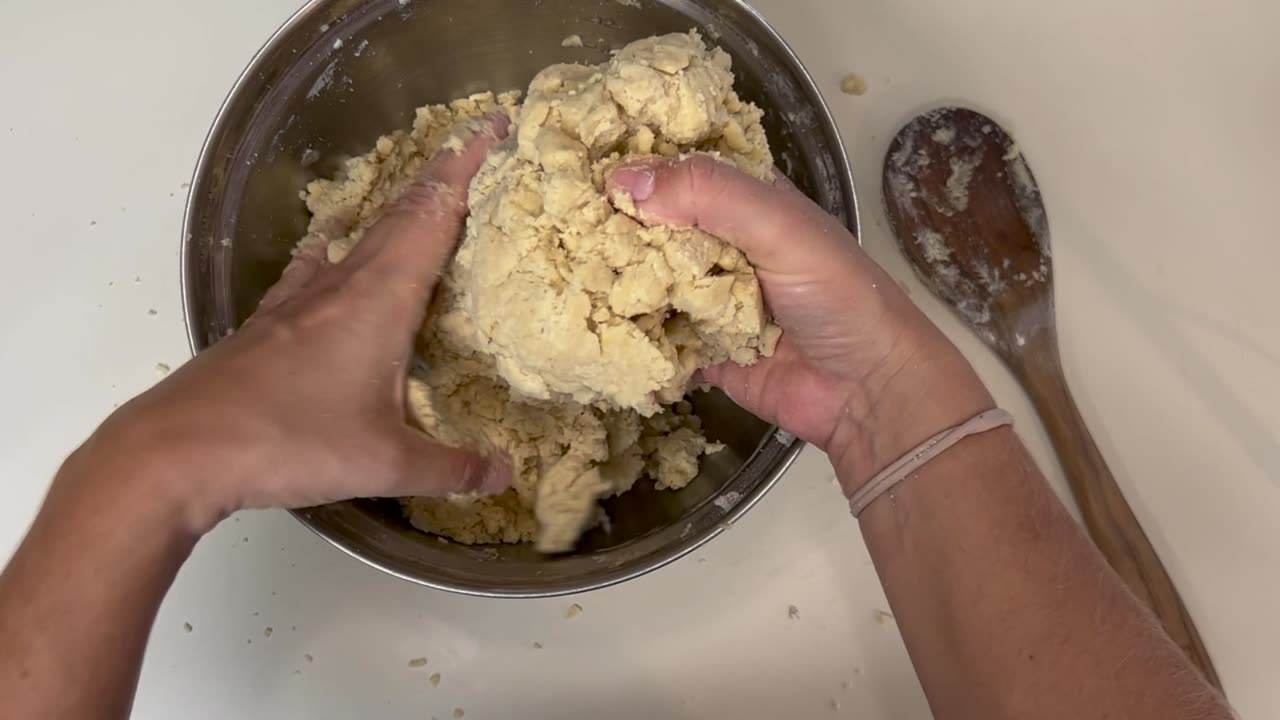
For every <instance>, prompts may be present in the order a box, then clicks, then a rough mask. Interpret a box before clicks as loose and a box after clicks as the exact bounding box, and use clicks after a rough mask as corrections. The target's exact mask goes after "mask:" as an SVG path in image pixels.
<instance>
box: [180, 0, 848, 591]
mask: <svg viewBox="0 0 1280 720" xmlns="http://www.w3.org/2000/svg"><path fill="white" fill-rule="evenodd" d="M637 6H638V7H637ZM690 28H699V29H700V30H701V31H702V32H703V34H704V35H705V36H706V37H708V38H709V39H711V40H712V41H714V42H715V43H717V44H719V45H720V46H721V47H723V48H724V49H725V50H727V51H728V52H729V53H730V54H731V55H732V56H733V59H734V69H735V73H736V74H737V78H738V88H739V91H740V93H741V94H742V95H743V96H744V97H745V98H747V99H749V100H752V101H754V102H756V103H757V104H759V105H760V106H761V107H763V108H765V110H766V111H767V114H766V127H767V130H768V134H769V139H770V141H771V143H772V147H773V148H774V149H775V153H776V155H777V156H778V164H779V167H781V168H782V170H783V171H784V172H786V173H787V174H788V175H789V176H790V177H791V179H792V180H793V181H794V182H795V183H796V185H797V186H799V187H800V188H801V189H802V190H804V191H805V192H807V193H808V194H809V195H810V197H812V198H814V199H815V200H816V201H817V202H819V203H820V204H821V205H822V206H823V207H825V208H826V209H827V210H828V211H830V212H831V213H833V214H834V215H836V216H837V217H840V218H842V219H843V220H844V222H845V224H846V225H848V226H849V228H850V229H851V230H853V231H854V233H855V235H856V234H857V230H858V214H857V205H856V199H855V195H854V190H853V181H852V177H851V175H850V171H849V164H848V159H847V157H846V156H845V153H844V150H843V147H842V145H841V143H840V138H839V135H838V133H837V130H836V127H835V124H834V123H833V122H832V120H831V117H830V115H829V113H828V111H827V108H826V106H825V104H824V102H823V100H822V98H821V96H820V94H819V92H818V90H817V88H816V87H814V84H813V82H812V80H811V79H810V78H809V76H808V74H807V73H806V72H805V70H804V69H803V67H802V66H801V65H800V63H799V61H798V60H797V59H796V58H795V56H794V55H793V54H792V52H791V51H790V50H789V49H788V48H787V46H786V45H785V44H784V43H783V42H782V40H781V39H780V38H778V36H777V35H776V34H774V32H773V31H772V30H771V29H770V28H769V26H768V25H767V24H766V23H765V22H764V20H763V19H762V18H761V17H760V16H759V15H757V14H756V13H755V11H753V10H752V9H750V8H749V7H748V6H747V5H746V4H744V3H742V2H737V1H733V0H635V1H632V2H627V3H622V2H619V1H618V0H554V1H551V0H409V1H408V2H404V1H403V0H378V1H373V2H370V1H369V0H316V1H315V2H311V3H309V4H308V5H306V6H305V7H304V8H303V9H302V10H300V11H299V12H298V13H297V14H296V15H294V17H292V18H291V19H290V20H289V21H288V22H286V23H285V25H284V26H283V27H282V28H281V29H280V30H279V31H278V32H277V33H276V35H274V36H273V37H272V38H271V39H270V41H269V42H268V43H267V45H266V46H265V47H264V48H263V49H262V50H261V51H260V52H259V54H258V56H257V57H256V58H255V59H254V60H253V62H252V64H251V65H250V66H249V68H248V69H247V70H246V71H245V73H244V74H243V75H242V76H241V78H240V79H239V81H238V82H237V84H236V86H235V88H234V89H233V91H232V93H231V95H230V96H229V98H228V99H227V101H226V103H225V105H224V106H223V108H222V109H221V111H220V112H219V115H218V117H217V119H216V121H215V123H214V126H213V129H212V130H211V132H210V135H209V138H208V141H207V143H206V145H205V147H204V149H203V151H202V153H201V158H200V161H199V165H198V167H197V170H196V176H195V178H194V182H193V186H192V188H191V194H190V197H189V199H188V205H187V217H186V222H185V226H186V227H185V230H186V235H185V238H184V241H183V295H184V303H185V310H186V317H187V323H188V328H189V332H190V336H191V343H192V347H193V349H194V350H195V351H196V352H199V351H200V350H202V349H204V348H206V347H208V346H209V345H210V344H212V343H213V342H216V341H217V339H219V338H221V337H223V336H224V335H226V334H227V333H228V332H230V331H231V329H233V328H234V327H236V326H237V325H238V324H239V323H240V322H242V321H243V320H244V319H245V318H246V317H248V316H249V314H250V313H252V312H253V309H254V308H255V307H256V305H257V303H258V301H259V299H260V298H261V297H262V295H263V293H264V292H265V291H266V289H267V288H268V287H269V286H270V285H271V284H272V283H273V282H274V281H275V279H277V278H278V277H279V275H280V271H281V269H282V268H283V267H284V265H285V263H286V261H287V260H288V257H289V251H290V249H291V247H292V246H293V245H294V243H295V242H296V241H297V240H298V238H300V237H301V236H302V234H303V233H304V231H305V230H306V226H307V214H306V211H305V208H304V207H303V204H302V202H301V201H300V200H299V192H300V191H301V190H302V189H303V187H304V186H305V185H306V183H307V182H309V181H310V180H312V179H313V178H316V177H321V176H330V175H333V174H334V173H336V172H337V171H338V170H339V168H340V165H341V163H342V161H343V160H344V159H345V158H347V157H350V156H352V155H356V154H360V153H362V152H364V151H366V150H368V149H369V148H370V147H372V145H373V142H374V140H375V139H377V138H378V136H380V135H382V134H384V133H386V132H388V131H390V130H394V129H397V128H403V127H408V126H409V125H410V124H411V122H412V118H413V110H414V108H416V107H418V106H420V105H423V104H426V103H429V102H444V101H448V100H451V99H453V98H456V97H461V96H464V95H467V94H470V93H474V92H478V91H482V90H508V89H523V88H524V87H526V86H527V85H528V82H529V80H530V79H532V77H533V75H534V74H535V73H536V72H537V71H538V70H540V69H542V68H544V67H546V66H547V65H550V64H553V63H558V62H600V61H602V60H604V59H606V58H607V57H608V52H609V51H610V50H611V49H616V48H618V47H621V46H622V45H624V44H626V43H627V42H630V41H632V40H635V39H638V38H641V37H645V36H648V35H653V34H657V33H666V32H683V31H687V30H689V29H690ZM571 34H577V35H580V36H581V37H582V39H583V41H584V44H585V47H583V48H565V47H561V40H562V39H564V38H565V37H567V36H569V35H571ZM696 408H697V412H698V414H699V415H700V416H701V417H702V418H703V420H704V421H705V425H706V429H707V433H708V435H709V436H710V437H711V439H712V440H715V441H719V442H723V443H725V445H726V446H727V450H725V451H724V452H721V453H718V454H715V455H712V456H710V457H708V458H707V459H706V460H705V462H704V464H703V470H702V473H701V475H700V476H699V477H698V478H697V479H696V480H695V481H694V483H693V484H692V485H690V486H689V487H688V488H686V489H684V490H682V491H680V492H659V491H656V490H654V489H653V488H652V487H651V486H649V485H646V484H645V483H643V482H642V483H640V485H639V486H638V487H637V488H636V489H635V490H634V491H632V492H630V493H627V494H625V495H624V496H622V497H620V498H616V499H613V500H610V501H609V502H607V503H606V508H607V511H608V514H609V517H610V518H611V520H612V522H611V524H610V527H609V529H608V530H604V529H597V530H594V531H592V532H590V533H589V534H587V535H586V536H585V537H584V538H583V540H582V542H581V544H580V546H579V548H578V550H577V551H576V552H574V553H571V554H567V555H562V556H555V557H546V556H542V555H539V554H538V553H536V552H534V551H533V549H532V548H530V547H522V546H495V547H467V546H464V545H460V544H457V543H453V542H449V541H446V540H444V539H443V538H436V537H431V536H428V535H425V534H422V533H419V532H417V531H415V530H413V529H412V528H411V527H410V526H409V525H408V524H407V523H406V522H405V521H404V520H403V519H402V518H401V516H400V514H399V512H398V508H397V506H396V504H395V502H394V501H388V500H360V501H354V502H349V503H340V504H336V505H330V506H325V507H317V508H311V509H307V510H301V511H298V512H297V513H296V515H297V517H298V518H299V519H300V520H301V521H302V522H303V523H305V524H306V525H308V526H310V527H311V528H312V529H313V530H315V531H316V532H317V533H319V534H320V535H321V536H323V537H324V538H326V539H327V540H329V541H330V542H332V543H333V544H334V545H336V546H337V547H339V548H341V549H342V550H344V551H346V552H348V553H350V554H351V555H353V556H355V557H358V558H360V559H361V560H364V561H365V562H367V563H370V564H372V565H374V566H376V567H378V568H381V569H383V570H385V571H387V572H389V573H392V574H395V575H397V576H400V577H402V578H405V579H408V580H412V581H415V582H419V583H422V584H425V585H429V586H432V587H437V588H442V589H446V590H452V591H456V592H463V593H471V594H477V595H489V596H510V597H532V596H548V595H557V594H565V593H571V592H580V591H584V590H589V589H594V588H599V587H603V586H606V585H610V584H613V583H616V582H620V581H623V580H626V579H629V578H632V577H635V576H637V575H641V574H643V573H645V572H648V571H650V570H653V569H655V568H657V567H660V566H662V565H664V564H666V563H668V562H670V561H672V560H674V559H676V558H678V557H680V556H681V555H684V554H685V553H687V552H689V551H691V550H693V549H694V548H696V547H698V546H699V545H701V544H702V543H704V542H706V541H707V540H709V539H710V538H712V537H714V536H715V535H717V534H718V533H719V532H721V531H722V529H723V528H724V527H726V525H727V524H728V523H730V522H732V521H733V520H735V519H737V518H738V517H739V516H741V514H742V513H744V512H745V511H746V510H747V509H749V508H750V507H751V506H752V505H753V504H754V503H755V502H756V501H757V500H759V499H760V497H761V496H762V495H763V494H764V493H765V492H766V491H767V490H768V489H769V488H770V487H771V486H772V485H773V484H774V482H776V481H777V480H778V478H779V477H780V476H781V474H782V473H783V472H784V471H785V470H786V468H787V466H788V465H789V464H790V463H791V461H792V460H793V459H794V458H795V456H796V454H797V453H798V452H799V450H800V448H801V445H802V443H801V442H800V441H798V440H795V439H794V438H791V437H789V436H787V435H785V434H781V433H777V432H775V430H774V429H773V428H770V427H769V426H768V425H767V424H765V423H763V422H761V421H760V420H758V419H756V418H755V417H753V416H751V415H750V414H748V413H746V412H744V411H742V410H741V409H739V408H737V407H736V406H735V405H733V403H731V402H729V401H728V400H727V399H726V398H725V397H724V396H723V395H720V394H718V393H711V394H698V395H697V400H696Z"/></svg>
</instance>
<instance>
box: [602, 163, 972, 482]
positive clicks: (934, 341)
mask: <svg viewBox="0 0 1280 720" xmlns="http://www.w3.org/2000/svg"><path fill="white" fill-rule="evenodd" d="M609 187H610V192H616V191H619V190H621V191H625V192H627V193H629V194H630V195H631V197H632V199H633V201H634V202H635V206H636V209H637V211H638V215H639V216H640V219H641V220H642V221H644V222H646V223H650V224H664V225H676V226H684V227H698V228H700V229H702V230H705V231H706V232H708V233H711V234H712V235H715V236H717V237H720V238H722V239H724V240H725V241H726V242H729V243H731V244H733V245H735V246H737V247H738V248H739V249H741V250H742V251H743V252H744V253H745V254H746V256H747V258H748V259H749V260H750V261H751V263H752V264H753V265H754V266H755V268H756V272H757V274H758V276H759V279H760V285H761V288H762V290H763V292H764V297H765V302H766V303H767V305H768V307H769V309H770V311H771V312H772V313H773V316H774V318H775V320H776V321H777V322H778V324H779V325H781V326H782V329H783V336H782V340H781V342H780V343H779V344H778V350H777V353H776V354H775V355H774V356H773V357H771V358H767V359H763V360H761V361H760V362H759V363H757V364H755V365H752V366H750V367H740V366H737V365H733V364H731V363H726V364H722V365H718V366H715V367H712V368H708V369H707V370H705V371H704V373H703V376H704V377H705V378H706V380H707V381H708V382H710V383H711V384H713V385H715V386H717V387H719V388H721V389H722V390H724V392H725V393H726V394H728V395H729V397H730V398H732V399H733V400H734V401H735V402H737V403H738V404H739V405H741V406H743V407H744V408H746V409H747V410H749V411H751V412H752V413H754V414H756V415H758V416H759V417H761V418H763V419H765V420H768V421H770V422H775V423H777V424H778V425H779V426H781V427H782V428H784V429H786V430H788V431H790V432H792V433H795V434H796V435H797V436H799V437H801V438H803V439H804V440H807V441H808V442H811V443H814V444H815V445H817V446H818V447H821V448H822V449H823V450H825V451H826V452H828V453H829V454H830V455H831V458H832V461H833V463H835V465H836V467H837V469H838V470H839V471H840V476H841V482H842V483H843V485H844V489H845V492H846V494H852V492H853V491H854V490H856V489H857V487H859V486H860V485H861V484H862V483H863V482H865V481H866V480H868V479H870V478H871V476H872V475H873V474H874V473H875V472H876V471H878V470H880V469H881V468H882V467H884V466H885V465H887V464H888V463H890V462H892V461H894V460H896V459H897V458H898V457H900V456H901V455H902V454H903V453H905V452H906V451H908V450H909V449H911V448H912V447H914V446H915V445H917V444H918V443H920V442H921V441H923V440H924V439H926V438H928V437H929V436H931V435H933V434H935V433H937V432H939V431H941V430H944V429H946V428H948V427H951V426H953V425H955V424H958V423H960V422H963V421H965V420H967V419H969V418H970V417H972V416H973V415H975V414H977V413H979V412H981V411H983V410H985V409H988V408H990V407H991V403H992V401H991V397H990V395H989V394H988V393H987V391H986V388H985V387H983V385H982V383H981V382H980V381H979V380H978V378H977V376H976V375H975V374H974V372H973V369H972V368H971V367H970V366H969V364H968V362H967V361H965V359H964V358H963V356H961V355H960V353H959V351H958V350H956V348H955V347H954V346H953V345H952V344H951V343H950V342H949V341H948V340H947V338H946V337H945V336H944V335H943V334H942V333H941V332H940V331H939V330H938V329H937V328H936V327H935V326H934V325H933V324H932V323H931V322H930V321H929V320H928V318H926V317H925V316H924V314H923V313H921V312H920V311H919V310H918V309H916V307H915V306H914V305H913V304H912V303H911V301H910V299H908V298H907V297H906V294H905V293H903V292H902V291H901V290H900V289H899V288H898V285H897V284H896V283H895V282H894V281H893V280H892V279H891V278H890V277H889V276H888V275H887V274H886V273H885V272H884V271H883V270H881V269H880V268H879V267H878V266H877V265H876V264H875V263H874V262H872V261H871V259H870V258H869V257H868V256H867V255H866V254H865V253H864V252H863V251H862V249H861V248H860V247H859V246H858V243H857V242H856V241H855V240H854V238H853V236H852V234H851V233H850V232H849V231H848V230H847V229H846V228H845V227H844V226H843V225H841V224H840V223H839V222H838V221H837V220H836V219H835V218H834V217H832V216H830V215H828V214H827V213H825V212H824V211H823V210H822V209H821V208H819V207H818V206H817V205H815V204H814V203H813V202H812V201H810V200H809V199H808V198H806V197H805V196H804V195H802V194H801V193H800V192H799V191H797V190H796V189H795V188H794V187H791V186H790V184H789V183H788V182H786V181H785V180H782V181H779V182H778V183H777V184H775V185H769V184H767V183H764V182H762V181H760V180H758V179H756V178H753V177H750V176H748V175H745V174H743V173H741V172H739V171H738V170H737V169H735V168H734V167H733V166H731V165H728V164H726V163H722V162H719V161H717V160H714V159H712V158H711V157H709V156H703V155H699V156H694V157H691V158H688V159H685V160H681V161H670V160H662V159H646V160H642V161H637V162H633V163H628V164H626V165H623V166H621V167H619V168H618V169H617V170H615V171H614V172H613V174H612V176H611V177H610V178H609Z"/></svg>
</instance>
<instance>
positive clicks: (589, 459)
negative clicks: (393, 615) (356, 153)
mask: <svg viewBox="0 0 1280 720" xmlns="http://www.w3.org/2000/svg"><path fill="white" fill-rule="evenodd" d="M496 108H503V109H505V110H506V111H507V112H508V113H510V114H511V116H512V118H513V120H514V122H515V124H514V126H513V131H512V136H511V138H510V139H509V140H508V141H507V142H506V143H504V144H502V145H500V146H499V147H498V148H496V149H495V151H494V152H493V153H492V154H491V155H490V157H489V159H488V161H487V162H486V163H485V165H484V167H483V168H482V169H481V171H480V173H479V174H478V175H477V176H476V178H475V180H474V182H473V183H472V187H471V193H470V199H469V203H470V208H471V215H470V218H469V220H468V223H467V228H466V232H465V235H464V238H463V240H462V242H461V243H460V245H459V249H458V253H457V256H456V258H455V260H454V262H453V263H452V265H451V266H450V267H449V268H447V269H446V271H445V273H444V276H443V277H442V279H441V283H440V286H439V289H438V291H437V294H436V298H435V300H434V301H433V304H432V308H431V311H430V312H429V313H428V316H427V321H426V323H425V326H424V327H423V331H422V337H421V340H422V342H421V343H420V352H421V355H422V360H423V362H422V363H421V364H420V366H419V367H418V368H417V369H416V370H415V372H414V373H413V375H412V377H411V379H410V381H409V404H410V409H411V412H412V414H413V416H414V418H415V419H416V420H417V422H418V423H419V424H420V425H421V426H422V427H423V428H424V430H426V431H427V432H429V433H430V434H432V435H433V436H434V437H436V438H438V439H439V440H440V441H442V442H445V443H448V444H452V445H457V446H470V447H478V448H481V449H483V450H487V451H498V452H502V453H505V454H506V455H508V456H509V457H510V458H511V460H512V463H513V467H514V470H515V480H514V486H513V488H512V490H511V491H509V492H507V493H505V494H504V495H501V496H499V497H494V498H474V497H454V498H449V499H427V498H407V499H404V500H403V501H402V502H403V507H404V510H405V512H406V514H407V516H408V518H409V520H410V522H412V523H413V525H414V526H416V527H418V528H420V529H422V530H424V531H427V532H432V533H437V534H440V535H444V536H447V537H449V538H452V539H454V540H456V541H458V542H463V543H499V542H501V543H519V542H527V541H535V542H536V543H537V547H538V548H539V549H540V550H542V551H544V552H562V551H566V550H569V549H572V547H573V545H574V543H575V542H576V541H577V539H578V537H579V536H580V535H581V533H582V532H584V531H585V530H586V529H589V528H590V527H592V526H593V525H595V524H597V523H599V522H600V521H601V520H602V519H603V513H602V511H601V510H600V508H599V504H598V501H599V500H600V499H601V498H604V497H607V496H611V495H615V494H618V493H623V492H626V491H627V490H629V489H630V488H631V487H632V486H633V485H634V484H635V483H636V482H637V480H639V479H640V478H641V477H642V476H648V477H650V478H652V480H653V481H654V483H655V484H656V486H657V487H658V488H659V489H679V488H682V487H684V486H685V485H687V484H688V483H689V482H691V481H692V480H693V478H694V477H695V476H696V475H697V472H698V464H699V459H700V457H701V456H702V455H704V454H707V453H710V452H715V451H716V450H718V449H719V446H717V445H715V444H714V443H710V442H708V441H707V440H706V438H705V437H704V435H703V433H702V427H701V423H700V421H699V420H698V418H697V417H696V416H695V415H694V414H693V412H692V407H691V405H690V404H689V403H688V402H687V401H686V400H685V399H684V396H685V393H686V391H687V389H688V385H689V379H690V376H691V375H692V373H693V372H694V371H695V370H696V369H698V368H700V367H706V366H708V365H710V364H713V363H716V362H720V361H723V360H733V361H735V362H739V363H751V362H754V361H756V360H757V359H758V358H759V357H760V356H761V355H768V354H771V353H772V350H773V347H774V345H775V344H776V342H777V339H778V335H779V331H778V329H777V328H776V326H774V325H773V324H772V323H771V322H770V320H769V319H768V316H767V314H766V312H765V309H764V306H763V302H762V299H761V294H760V288H759V284H758V283H757V281H756V277H755V273H754V271H753V270H752V268H751V267H750V265H749V264H748V263H747V262H746V260H745V258H744V257H743V256H742V254H741V253H739V252H738V251H737V250H735V249H733V248H732V247H730V246H728V245H726V244H725V243H724V242H722V241H720V240H719V239H717V238H714V237H712V236H710V235H708V234H706V233H704V232H701V231H699V230H696V229H690V228H671V227H653V228H648V227H644V226H643V225H641V224H640V223H638V222H637V221H636V220H635V219H634V218H633V217H630V216H628V215H627V214H626V213H624V212H619V211H618V210H616V209H615V208H614V205H613V204H611V203H610V201H609V199H608V198H607V197H606V195H605V193H604V187H605V177H606V176H607V173H608V172H609V171H610V170H611V169H612V168H613V167H615V166H616V165H617V164H618V163H620V162H622V161H623V160H624V159H626V158H629V157H633V156H643V155H663V156H668V157H674V156H678V155H683V154H687V153H692V152H704V153H712V154H715V155H717V156H719V157H720V158H721V159H723V160H724V161H727V162H732V163H733V164H735V165H737V166H738V167H739V168H741V169H743V170H744V171H746V172H749V173H751V174H754V175H756V176H758V177H762V178H767V177H769V176H770V174H771V173H772V167H773V160H772V156H771V155H770V152H769V149H768V145H767V142H766V140H765V133H764V130H763V128H762V127H761V124H760V119H761V111H760V110H759V109H758V108H756V107H755V106H753V105H751V104H749V103H745V102H743V101H742V100H741V99H739V98H738V96H737V95H736V94H735V93H734V91H733V74H732V72H731V71H730V61H729V57H728V55H727V54H725V53H724V52H723V51H721V50H719V49H717V48H708V47H707V46H706V45H705V44H704V43H703V41H702V39H701V38H700V37H699V36H698V35H697V34H696V33H688V34H676V35H667V36H662V37H655V38H648V39H645V40H640V41H638V42H635V43H632V44H631V45H628V46H627V47H626V48H624V49H623V50H621V51H619V52H618V53H617V54H615V56H614V57H613V58H612V59H611V60H610V61H609V62H608V63H606V64H604V65H600V66H583V65H555V66H552V67H550V68H547V69H546V70H544V71H543V72H541V73H539V74H538V76H537V77H536V78H535V79H534V81H533V83H532V84H531V85H530V88H529V92H528V95H527V99H526V100H525V101H524V103H523V105H521V104H520V103H519V95H518V94H516V93H505V94H501V95H494V94H492V93H482V94H478V95H474V96H471V97H469V98H465V99H462V100H457V101H454V102H453V103H450V104H448V105H437V106H428V107H424V108H421V109H419V110H418V112H417V117H416V119H415V121H414V124H413V128H412V130H410V131H398V132H395V133H392V134H390V135H387V136H385V137H383V138H380V139H379V140H378V142H377V143H376V146H375V148H374V149H373V150H372V151H370V152H369V153H367V154H365V155H363V156H361V157H357V158H354V159H352V160H350V161H348V162H347V163H346V166H345V168H344V171H343V173H342V174H341V175H340V176H339V177H338V178H335V179H325V180H317V181H315V182H313V183H311V184H310V185H309V186H308V188H307V191H306V192H305V193H304V195H303V197H304V199H305V201H306V203H307V207H308V209H309V210H310V211H311V213H312V220H311V224H310V226H309V230H308V234H307V236H306V237H305V238H304V239H303V241H302V242H303V243H305V244H311V243H318V244H322V245H324V246H325V247H326V248H327V252H328V257H329V259H330V261H331V262H341V261H342V259H343V258H344V257H345V256H346V255H347V253H349V252H350V250H351V248H352V247H353V246H354V245H355V244H356V243H357V242H359V240H360V238H361V237H362V236H363V234H364V232H365V231H366V230H367V229H368V228H369V227H370V226H371V225H372V224H373V223H374V222H375V221H376V220H377V219H378V217H379V215H380V213H381V211H382V208H384V207H385V206H386V205H387V203H389V202H391V201H392V200H394V199H395V198H396V197H398V196H399V194H400V193H401V192H402V191H403V189H404V188H405V186H406V185H407V183H409V182H410V180H411V179H412V178H413V177H414V176H415V175H416V173H417V172H418V171H419V170H420V169H421V167H422V164H423V162H424V161H425V158H427V157H429V156H430V155H431V154H432V153H434V152H436V151H437V150H439V149H441V148H448V147H453V146H455V145H456V144H457V137H456V134H455V131H456V129H457V128H459V127H460V126H462V125H465V124H466V123H468V122H471V121H474V120H475V119H476V118H478V117H480V116H482V115H483V114H485V113H487V112H490V111H492V110H494V109H496ZM619 205H622V206H624V207H627V208H628V209H631V210H634V207H633V206H631V205H630V204H629V203H625V202H620V203H619Z"/></svg>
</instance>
